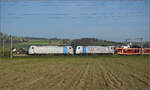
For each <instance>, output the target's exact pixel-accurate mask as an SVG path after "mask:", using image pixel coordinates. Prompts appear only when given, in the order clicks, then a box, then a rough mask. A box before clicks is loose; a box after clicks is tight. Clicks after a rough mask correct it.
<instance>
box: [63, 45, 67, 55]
mask: <svg viewBox="0 0 150 90" xmlns="http://www.w3.org/2000/svg"><path fill="white" fill-rule="evenodd" d="M63 54H67V47H65V46H64V47H63Z"/></svg>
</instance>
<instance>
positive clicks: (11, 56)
mask: <svg viewBox="0 0 150 90" xmlns="http://www.w3.org/2000/svg"><path fill="white" fill-rule="evenodd" d="M12 46H13V44H12V36H11V35H10V58H11V59H12V58H13V55H12V54H13V53H12Z"/></svg>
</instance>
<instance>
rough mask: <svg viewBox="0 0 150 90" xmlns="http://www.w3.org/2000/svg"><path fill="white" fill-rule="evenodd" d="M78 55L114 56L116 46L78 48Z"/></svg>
mask: <svg viewBox="0 0 150 90" xmlns="http://www.w3.org/2000/svg"><path fill="white" fill-rule="evenodd" d="M76 54H114V46H77V47H76Z"/></svg>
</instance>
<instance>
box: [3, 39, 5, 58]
mask: <svg viewBox="0 0 150 90" xmlns="http://www.w3.org/2000/svg"><path fill="white" fill-rule="evenodd" d="M4 48H5V42H4V38H3V56H4V55H5V50H4Z"/></svg>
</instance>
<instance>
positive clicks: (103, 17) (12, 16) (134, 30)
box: [0, 0, 150, 41]
mask: <svg viewBox="0 0 150 90" xmlns="http://www.w3.org/2000/svg"><path fill="white" fill-rule="evenodd" d="M0 7H1V8H0V9H1V12H0V15H1V19H0V20H1V21H0V25H1V27H0V29H1V32H3V33H5V34H8V35H14V36H21V37H44V38H53V37H57V38H68V39H77V38H84V37H91V38H99V39H104V40H112V41H124V40H125V39H133V40H134V39H135V38H144V41H148V40H149V35H150V10H149V9H150V0H115V1H113V0H1V2H0Z"/></svg>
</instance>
